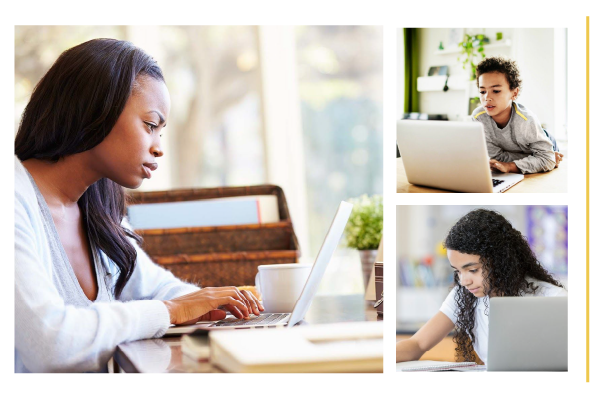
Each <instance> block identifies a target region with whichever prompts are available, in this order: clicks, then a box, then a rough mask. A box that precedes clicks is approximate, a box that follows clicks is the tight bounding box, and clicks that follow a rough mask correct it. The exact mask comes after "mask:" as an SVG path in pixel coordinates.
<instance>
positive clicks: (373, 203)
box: [344, 195, 384, 250]
mask: <svg viewBox="0 0 601 401" xmlns="http://www.w3.org/2000/svg"><path fill="white" fill-rule="evenodd" d="M348 201H349V202H350V203H352V204H353V211H352V212H351V217H350V218H349V221H348V223H347V224H346V228H345V229H344V234H345V238H346V245H347V246H348V247H349V248H355V249H358V250H372V249H378V245H380V239H381V238H382V226H383V220H384V206H383V204H382V195H372V196H367V195H361V196H360V197H358V198H353V199H349V200H348Z"/></svg>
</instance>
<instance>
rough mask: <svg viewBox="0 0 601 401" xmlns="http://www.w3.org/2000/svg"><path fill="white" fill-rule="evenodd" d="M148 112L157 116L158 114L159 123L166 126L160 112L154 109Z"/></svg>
mask: <svg viewBox="0 0 601 401" xmlns="http://www.w3.org/2000/svg"><path fill="white" fill-rule="evenodd" d="M149 113H155V114H156V115H157V116H159V125H160V124H164V125H163V127H166V126H167V124H165V117H163V115H162V114H161V113H160V112H158V111H156V110H150V111H149Z"/></svg>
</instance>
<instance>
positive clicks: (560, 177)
mask: <svg viewBox="0 0 601 401" xmlns="http://www.w3.org/2000/svg"><path fill="white" fill-rule="evenodd" d="M396 180H397V181H396V191H397V193H450V192H452V191H447V190H444V189H438V188H430V187H423V186H421V185H413V184H410V183H409V182H408V181H407V174H405V166H404V165H403V161H402V158H397V159H396ZM505 192H506V193H532V192H538V193H557V192H568V159H567V158H564V159H563V161H562V162H561V163H560V164H559V167H558V168H556V169H554V170H552V171H549V172H546V173H537V174H526V175H525V176H524V180H523V181H522V182H519V183H517V184H516V185H514V186H513V187H511V188H509V189H508V190H507V191H505Z"/></svg>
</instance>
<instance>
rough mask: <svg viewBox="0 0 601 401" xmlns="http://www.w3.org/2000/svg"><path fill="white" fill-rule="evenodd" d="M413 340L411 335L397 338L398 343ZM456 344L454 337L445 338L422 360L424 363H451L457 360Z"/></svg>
mask: <svg viewBox="0 0 601 401" xmlns="http://www.w3.org/2000/svg"><path fill="white" fill-rule="evenodd" d="M409 338H411V335H409V334H400V335H397V336H396V340H397V341H401V340H408V339H409ZM455 347H456V345H455V343H454V342H453V337H452V336H447V337H445V338H444V339H443V340H442V341H441V342H439V343H438V344H436V345H435V346H434V348H432V349H431V350H430V351H428V352H426V353H425V354H424V355H423V356H422V357H421V359H423V360H424V361H442V362H445V361H446V362H451V361H454V360H455Z"/></svg>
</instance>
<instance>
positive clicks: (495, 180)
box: [397, 120, 524, 193]
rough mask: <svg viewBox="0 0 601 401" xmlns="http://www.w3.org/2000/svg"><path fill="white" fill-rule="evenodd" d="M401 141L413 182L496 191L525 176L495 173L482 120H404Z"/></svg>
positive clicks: (399, 132)
mask: <svg viewBox="0 0 601 401" xmlns="http://www.w3.org/2000/svg"><path fill="white" fill-rule="evenodd" d="M397 144H398V146H399V152H400V153H401V160H402V161H403V165H404V166H405V172H406V174H407V180H408V181H409V182H410V183H411V184H415V185H424V186H428V187H434V188H440V189H446V190H450V191H457V192H479V193H492V192H504V191H506V190H508V189H509V188H511V187H512V186H514V185H515V184H517V183H518V182H520V181H521V180H523V179H524V175H523V174H514V173H493V172H491V170H490V164H489V157H488V151H487V150H486V140H485V138H484V130H483V128H482V124H480V123H478V122H457V121H415V120H400V121H398V122H397Z"/></svg>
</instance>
